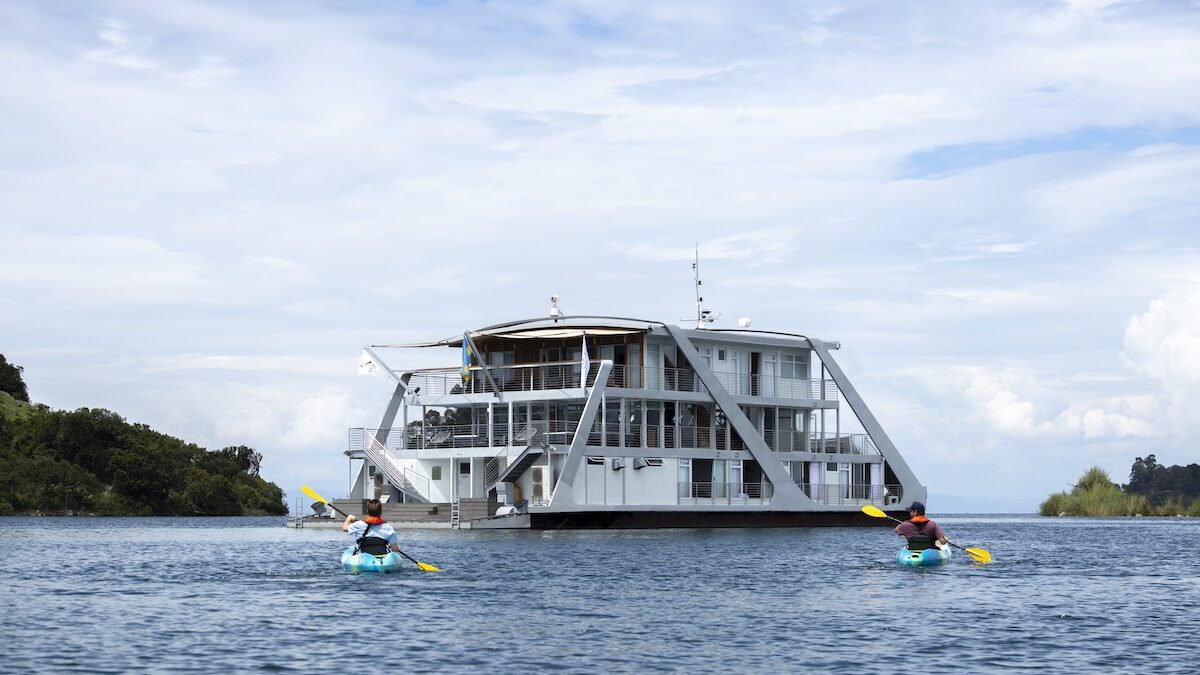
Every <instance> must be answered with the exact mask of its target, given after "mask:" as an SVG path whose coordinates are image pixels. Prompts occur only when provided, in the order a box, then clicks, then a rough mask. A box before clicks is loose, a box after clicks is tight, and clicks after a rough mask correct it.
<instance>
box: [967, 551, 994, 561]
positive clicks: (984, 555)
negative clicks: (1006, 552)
mask: <svg viewBox="0 0 1200 675" xmlns="http://www.w3.org/2000/svg"><path fill="white" fill-rule="evenodd" d="M963 550H964V551H966V552H967V555H969V556H971V557H972V558H974V559H975V560H976V561H978V562H981V563H990V562H992V554H991V553H988V552H987V550H986V549H982V548H964V549H963Z"/></svg>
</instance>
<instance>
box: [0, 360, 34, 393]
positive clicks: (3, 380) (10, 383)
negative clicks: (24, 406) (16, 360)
mask: <svg viewBox="0 0 1200 675" xmlns="http://www.w3.org/2000/svg"><path fill="white" fill-rule="evenodd" d="M24 370H25V369H24V368H22V367H21V366H17V365H13V364H11V363H9V362H8V359H6V358H4V355H3V354H0V391H3V392H7V393H8V394H9V395H10V396H12V397H13V398H15V399H17V400H18V401H24V402H26V403H29V390H28V389H26V388H25V380H23V379H21V373H22V372H23V371H24Z"/></svg>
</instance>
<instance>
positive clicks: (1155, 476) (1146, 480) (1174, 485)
mask: <svg viewBox="0 0 1200 675" xmlns="http://www.w3.org/2000/svg"><path fill="white" fill-rule="evenodd" d="M1124 488H1125V491H1126V492H1128V493H1130V494H1137V495H1144V496H1145V497H1146V498H1147V499H1149V500H1150V503H1151V504H1154V505H1155V506H1158V505H1160V504H1163V503H1165V502H1167V501H1169V500H1172V499H1176V500H1182V501H1185V502H1186V501H1191V500H1193V499H1196V498H1197V497H1200V465H1197V464H1188V465H1187V466H1163V465H1161V464H1159V463H1158V459H1157V458H1156V457H1155V456H1154V455H1147V456H1146V458H1145V459H1142V458H1141V457H1138V458H1137V460H1136V461H1134V463H1133V467H1132V468H1131V469H1130V470H1129V484H1128V485H1125V486H1124Z"/></svg>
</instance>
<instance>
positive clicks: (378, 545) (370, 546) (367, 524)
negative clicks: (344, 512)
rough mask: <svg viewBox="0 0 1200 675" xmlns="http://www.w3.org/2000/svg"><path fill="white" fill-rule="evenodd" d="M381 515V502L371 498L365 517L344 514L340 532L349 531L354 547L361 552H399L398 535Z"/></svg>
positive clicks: (374, 553)
mask: <svg viewBox="0 0 1200 675" xmlns="http://www.w3.org/2000/svg"><path fill="white" fill-rule="evenodd" d="M382 516H383V502H381V501H379V500H378V499H372V500H371V501H369V502H367V517H366V518H363V519H362V520H359V519H358V518H356V517H354V514H351V515H348V516H346V520H345V522H343V523H342V532H349V533H350V535H351V536H352V537H354V538H355V541H354V546H355V548H356V549H357V550H359V551H362V552H363V553H369V554H371V555H385V554H386V553H387V552H388V549H391V550H393V551H395V552H397V553H399V552H400V537H399V536H397V535H396V530H394V529H392V526H391V525H388V524H387V523H386V522H384V520H383V518H382Z"/></svg>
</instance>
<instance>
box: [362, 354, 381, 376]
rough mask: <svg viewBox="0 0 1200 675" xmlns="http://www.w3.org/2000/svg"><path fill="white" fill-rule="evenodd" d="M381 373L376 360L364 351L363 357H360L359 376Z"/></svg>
mask: <svg viewBox="0 0 1200 675" xmlns="http://www.w3.org/2000/svg"><path fill="white" fill-rule="evenodd" d="M377 372H379V364H378V363H375V359H373V358H371V355H370V354H368V353H367V350H365V349H364V350H363V353H362V356H360V357H358V374H359V375H374V374H375V373H377Z"/></svg>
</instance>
